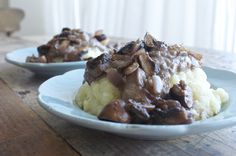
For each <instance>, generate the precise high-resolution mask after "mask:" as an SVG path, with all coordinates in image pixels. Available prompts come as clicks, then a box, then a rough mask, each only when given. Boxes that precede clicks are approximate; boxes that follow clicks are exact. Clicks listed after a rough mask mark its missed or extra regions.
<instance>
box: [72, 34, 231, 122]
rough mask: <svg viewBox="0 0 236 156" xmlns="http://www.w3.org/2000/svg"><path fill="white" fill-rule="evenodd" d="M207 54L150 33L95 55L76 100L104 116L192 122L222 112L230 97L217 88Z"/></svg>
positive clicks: (121, 119)
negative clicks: (212, 82) (205, 66)
mask: <svg viewBox="0 0 236 156" xmlns="http://www.w3.org/2000/svg"><path fill="white" fill-rule="evenodd" d="M201 60H202V56H201V55H200V54H197V53H194V52H192V51H190V50H188V49H186V48H184V47H183V46H180V45H167V44H165V43H164V42H161V41H157V40H156V39H155V38H153V37H152V36H151V35H150V34H148V33H147V34H146V35H145V37H144V39H143V40H137V41H132V42H129V43H127V44H126V45H125V46H124V47H122V48H120V49H119V50H118V51H116V50H114V51H113V52H111V53H104V54H102V55H100V56H98V57H97V58H95V59H92V60H89V61H88V62H87V66H86V69H85V74H84V79H85V83H84V84H83V85H82V86H81V88H80V89H79V91H78V93H77V95H76V99H75V101H76V103H77V104H78V105H79V106H80V107H81V108H82V109H83V110H84V111H86V112H88V113H91V114H93V115H96V116H97V117H98V119H100V120H106V121H113V122H120V123H134V124H189V123H192V122H193V121H196V120H202V119H206V118H209V117H211V116H214V115H216V114H217V113H219V112H220V109H221V106H222V104H223V103H225V102H227V101H228V100H229V96H228V94H227V93H226V92H225V91H224V90H223V89H221V88H217V89H214V88H211V85H210V83H209V82H208V81H207V76H206V74H205V72H204V71H203V70H202V68H201V65H202V63H201Z"/></svg>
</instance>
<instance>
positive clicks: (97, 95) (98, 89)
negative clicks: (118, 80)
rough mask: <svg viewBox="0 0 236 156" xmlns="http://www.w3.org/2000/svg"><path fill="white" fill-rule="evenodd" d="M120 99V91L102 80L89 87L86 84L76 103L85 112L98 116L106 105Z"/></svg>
mask: <svg viewBox="0 0 236 156" xmlns="http://www.w3.org/2000/svg"><path fill="white" fill-rule="evenodd" d="M118 98H120V91H119V89H118V88H116V87H115V86H114V85H113V84H111V82H110V81H109V80H108V79H106V78H102V79H100V80H98V81H96V82H92V84H91V85H89V84H88V83H87V82H86V83H84V84H83V85H82V86H81V87H80V89H79V92H78V94H77V95H76V97H75V102H76V103H77V104H78V105H79V106H80V108H82V109H83V110H84V111H86V112H88V113H90V114H93V115H96V116H98V114H99V113H100V112H101V111H102V109H103V108H104V106H105V105H107V104H108V103H109V102H111V101H112V100H114V99H118Z"/></svg>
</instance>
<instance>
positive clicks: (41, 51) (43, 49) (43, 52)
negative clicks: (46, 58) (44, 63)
mask: <svg viewBox="0 0 236 156" xmlns="http://www.w3.org/2000/svg"><path fill="white" fill-rule="evenodd" d="M49 49H50V46H49V45H46V44H45V45H41V46H39V47H38V48H37V50H38V53H39V56H41V55H46V54H47V53H48V51H49Z"/></svg>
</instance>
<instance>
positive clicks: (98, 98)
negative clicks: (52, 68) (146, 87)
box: [76, 68, 229, 120]
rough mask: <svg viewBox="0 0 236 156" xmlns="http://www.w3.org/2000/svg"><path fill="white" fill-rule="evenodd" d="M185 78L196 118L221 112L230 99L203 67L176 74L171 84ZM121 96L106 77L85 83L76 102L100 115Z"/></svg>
mask: <svg viewBox="0 0 236 156" xmlns="http://www.w3.org/2000/svg"><path fill="white" fill-rule="evenodd" d="M180 80H184V81H185V83H186V84H187V85H188V86H189V87H190V88H191V89H192V92H193V99H194V102H195V104H194V107H193V109H192V113H193V115H194V118H195V120H201V119H205V118H208V117H211V116H213V115H215V114H217V113H219V111H220V109H221V106H222V104H223V103H225V102H227V101H228V100H229V95H228V94H227V93H226V92H225V90H224V89H222V88H217V89H212V88H210V83H209V82H208V81H207V76H206V74H205V72H204V71H203V70H202V69H201V68H195V69H194V70H188V71H187V72H180V73H178V74H175V75H173V76H172V77H171V79H170V82H169V83H170V86H172V85H174V84H177V83H179V81H180ZM119 97H120V92H119V90H118V89H117V88H116V87H115V86H113V85H112V84H111V83H110V82H109V80H107V79H106V78H103V79H100V80H98V81H97V82H93V83H92V84H91V85H88V84H87V83H85V84H83V85H82V87H81V88H80V90H79V92H78V94H77V95H76V103H77V104H78V105H79V106H80V107H81V108H82V109H84V110H85V111H86V112H89V113H91V114H93V115H96V116H97V115H98V114H99V113H100V112H101V110H102V109H103V108H104V106H105V105H106V104H108V103H109V102H110V101H112V100H114V99H118V98H119Z"/></svg>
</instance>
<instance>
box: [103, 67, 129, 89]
mask: <svg viewBox="0 0 236 156" xmlns="http://www.w3.org/2000/svg"><path fill="white" fill-rule="evenodd" d="M106 77H107V78H108V80H109V81H110V82H111V83H112V84H113V85H114V86H116V87H117V88H120V89H121V88H123V86H124V84H125V79H124V78H123V77H122V75H121V74H120V73H119V72H118V71H117V69H114V68H109V69H108V70H106Z"/></svg>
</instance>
